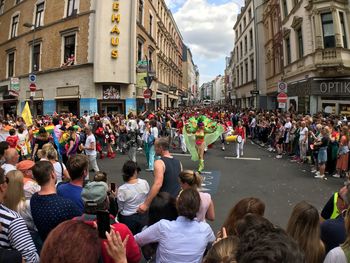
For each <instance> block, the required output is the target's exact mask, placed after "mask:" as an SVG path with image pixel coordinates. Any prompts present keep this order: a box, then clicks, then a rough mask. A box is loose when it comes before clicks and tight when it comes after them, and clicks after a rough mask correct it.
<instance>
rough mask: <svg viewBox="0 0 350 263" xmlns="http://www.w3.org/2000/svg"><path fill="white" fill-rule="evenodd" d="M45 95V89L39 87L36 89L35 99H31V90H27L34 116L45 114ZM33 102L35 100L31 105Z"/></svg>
mask: <svg viewBox="0 0 350 263" xmlns="http://www.w3.org/2000/svg"><path fill="white" fill-rule="evenodd" d="M43 101H44V96H43V90H42V89H39V90H36V91H35V96H34V97H33V101H31V99H30V91H29V90H27V91H26V102H28V103H29V105H30V106H31V110H32V115H33V116H43V115H44V103H43ZM31 102H33V105H31Z"/></svg>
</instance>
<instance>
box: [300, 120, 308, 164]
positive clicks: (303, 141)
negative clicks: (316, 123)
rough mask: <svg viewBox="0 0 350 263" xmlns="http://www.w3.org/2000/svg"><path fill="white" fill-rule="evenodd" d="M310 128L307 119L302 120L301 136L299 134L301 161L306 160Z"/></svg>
mask: <svg viewBox="0 0 350 263" xmlns="http://www.w3.org/2000/svg"><path fill="white" fill-rule="evenodd" d="M308 132H309V130H308V128H307V127H306V123H305V121H302V122H301V128H300V133H299V134H300V136H299V149H300V161H301V162H304V161H305V158H306V151H307V147H308Z"/></svg>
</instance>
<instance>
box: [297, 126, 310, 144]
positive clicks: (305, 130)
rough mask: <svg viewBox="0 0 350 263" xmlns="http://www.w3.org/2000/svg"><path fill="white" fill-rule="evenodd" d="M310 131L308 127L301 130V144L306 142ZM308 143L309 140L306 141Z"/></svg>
mask: <svg viewBox="0 0 350 263" xmlns="http://www.w3.org/2000/svg"><path fill="white" fill-rule="evenodd" d="M308 131H309V130H308V128H306V127H305V128H303V129H301V130H300V137H299V142H301V141H303V140H305V137H306V136H307V133H308ZM306 141H307V139H306Z"/></svg>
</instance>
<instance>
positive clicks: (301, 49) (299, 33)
mask: <svg viewBox="0 0 350 263" xmlns="http://www.w3.org/2000/svg"><path fill="white" fill-rule="evenodd" d="M296 37H297V46H298V59H300V58H302V57H303V56H304V44H303V31H302V28H301V27H299V28H298V29H297V30H296Z"/></svg>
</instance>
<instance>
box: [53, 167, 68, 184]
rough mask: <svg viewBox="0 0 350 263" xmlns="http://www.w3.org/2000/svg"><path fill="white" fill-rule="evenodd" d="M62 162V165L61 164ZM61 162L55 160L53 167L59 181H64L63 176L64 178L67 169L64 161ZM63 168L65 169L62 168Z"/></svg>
mask: <svg viewBox="0 0 350 263" xmlns="http://www.w3.org/2000/svg"><path fill="white" fill-rule="evenodd" d="M61 164H62V166H61ZM61 164H60V163H59V162H55V163H54V164H53V169H54V170H55V173H56V177H57V183H60V182H62V178H63V171H64V170H66V169H67V168H66V166H65V165H64V163H61ZM62 168H63V170H62Z"/></svg>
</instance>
